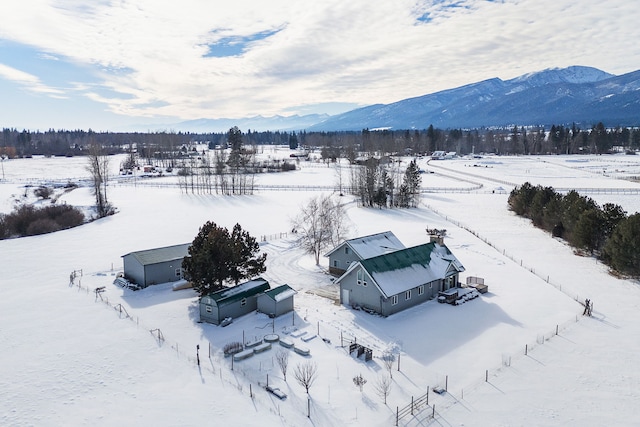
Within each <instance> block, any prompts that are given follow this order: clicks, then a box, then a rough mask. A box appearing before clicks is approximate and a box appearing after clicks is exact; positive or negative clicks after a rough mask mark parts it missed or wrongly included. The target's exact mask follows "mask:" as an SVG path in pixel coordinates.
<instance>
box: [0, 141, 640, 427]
mask: <svg viewBox="0 0 640 427" xmlns="http://www.w3.org/2000/svg"><path fill="white" fill-rule="evenodd" d="M261 155H264V156H271V157H272V158H279V157H282V158H285V157H288V150H283V149H281V148H275V147H265V148H264V149H263V152H262V153H261ZM313 157H314V156H313V155H312V158H313ZM121 159H122V158H121V157H119V156H114V157H112V158H111V162H110V165H111V168H112V172H113V177H112V181H111V182H110V185H109V187H108V198H109V201H110V202H111V203H112V204H113V205H114V206H115V207H116V208H117V214H115V215H113V216H110V217H107V218H103V219H100V220H97V221H94V222H91V223H88V224H86V225H83V226H80V227H76V228H73V229H69V230H65V231H60V232H56V233H52V234H47V235H40V236H33V237H27V238H18V239H9V240H4V241H0V251H1V254H2V257H1V258H0V263H1V266H2V272H3V274H2V277H1V278H0V313H1V315H0V319H1V320H2V321H1V322H0V425H3V426H70V425H73V426H76V425H91V426H96V425H101V426H116V425H119V426H122V425H156V426H202V425H230V426H240V425H260V426H305V425H308V426H316V427H320V426H322V427H324V426H360V425H367V426H371V425H374V426H394V425H396V423H397V425H402V426H425V425H444V426H461V425H466V426H497V425H503V426H532V425H535V426H602V425H616V426H627V425H628V426H632V425H637V424H638V422H639V421H638V416H637V414H636V413H635V408H636V405H637V402H638V401H639V399H640V391H639V390H640V388H639V386H640V369H638V367H637V363H636V360H637V355H638V354H640V321H639V320H638V319H639V316H638V311H639V310H640V287H639V284H638V282H637V281H635V280H625V279H620V278H616V277H614V276H612V275H611V274H609V271H608V269H607V267H606V266H605V265H603V264H602V263H600V262H598V261H597V260H596V259H594V258H591V257H584V256H579V255H576V254H575V253H574V251H573V250H572V249H571V248H570V247H569V246H568V245H566V244H565V243H564V242H563V241H561V240H558V239H554V238H552V237H551V236H550V235H548V234H547V233H545V232H543V231H541V230H539V229H536V228H534V227H533V226H532V225H531V224H530V222H529V221H528V220H525V219H522V218H519V217H516V216H515V215H514V214H513V213H512V212H510V211H509V210H508V208H507V198H508V195H509V192H510V191H511V189H512V188H513V187H514V186H515V185H520V184H522V183H524V182H526V181H529V182H531V183H532V184H534V185H536V184H541V185H545V186H552V187H554V188H556V189H558V190H560V191H564V190H566V189H576V190H577V191H578V192H579V193H580V194H583V195H586V196H589V197H591V198H593V199H594V200H595V201H596V202H597V203H599V204H600V205H602V204H604V203H608V202H611V203H616V204H619V205H620V206H622V207H623V208H624V209H625V210H626V211H627V213H628V214H632V213H635V212H637V211H639V210H640V184H637V183H635V182H634V181H633V179H634V178H635V177H638V176H640V156H625V155H611V156H580V157H577V156H573V157H569V156H549V157H499V156H488V157H480V158H459V159H453V160H445V161H436V162H434V161H431V162H427V159H426V158H425V159H419V166H420V167H421V169H423V170H424V171H425V173H424V174H422V187H423V190H425V192H424V193H423V195H422V199H421V204H420V206H419V207H418V208H414V209H376V208H362V207H359V206H358V204H357V202H356V200H355V199H353V198H352V197H351V196H348V195H345V196H343V197H341V201H342V202H343V203H344V204H345V207H346V209H347V214H348V217H349V229H350V233H349V238H352V237H357V236H363V235H368V234H373V233H379V232H383V231H392V232H393V233H394V234H395V235H396V236H397V237H398V238H399V239H400V240H401V241H402V242H403V243H404V244H405V246H407V247H408V246H413V245H417V244H421V243H425V242H428V240H429V236H428V235H427V233H426V231H425V230H426V229H427V228H438V229H446V230H447V235H446V237H445V244H446V245H447V246H448V247H449V249H450V250H451V251H452V252H453V253H454V254H455V255H456V257H457V258H458V259H459V260H460V261H461V262H462V264H463V265H464V267H465V269H466V271H465V272H464V273H463V274H462V276H461V281H462V282H463V283H464V281H465V278H466V277H467V276H478V277H482V278H484V280H485V283H486V284H487V285H488V286H489V292H488V293H487V294H484V295H482V296H481V297H480V298H476V299H474V300H472V301H469V302H467V303H465V304H462V305H460V306H453V305H448V304H438V303H437V302H436V301H435V300H432V301H429V302H427V303H424V304H422V305H419V306H416V307H413V308H411V309H409V310H406V311H403V312H401V313H398V314H395V315H392V316H390V317H387V318H383V317H379V316H374V315H371V314H367V313H365V312H363V311H356V310H353V309H352V308H350V307H346V306H341V305H339V304H337V303H336V302H335V297H337V292H338V291H337V289H336V285H334V284H333V280H332V277H331V276H330V275H329V274H328V272H327V270H328V261H327V259H326V258H323V259H321V264H320V266H316V265H315V262H314V260H313V256H312V255H308V254H305V253H303V252H302V251H301V250H300V249H299V248H298V247H297V245H296V243H295V236H294V235H292V234H291V233H290V231H291V222H290V220H291V218H292V217H294V216H295V215H296V214H297V213H298V211H299V210H300V207H301V206H302V205H303V204H304V203H305V202H307V201H308V200H309V199H310V198H311V197H313V196H316V195H318V194H320V191H321V190H319V189H318V188H314V187H320V186H322V187H323V188H326V187H327V186H333V187H335V188H336V190H337V189H338V182H339V179H338V177H339V174H340V172H339V170H343V172H342V173H345V172H344V169H346V167H342V168H339V169H338V168H336V167H335V166H334V165H326V164H324V163H320V162H317V161H313V160H312V161H308V162H305V161H301V162H300V163H299V168H298V170H296V171H293V172H286V173H271V174H264V175H260V176H257V177H256V191H255V193H254V194H253V195H247V196H222V195H215V194H213V195H211V194H192V193H191V192H189V193H185V192H184V191H181V190H180V188H179V187H178V186H177V185H176V183H177V178H176V177H171V176H168V177H167V176H165V177H161V178H158V177H156V178H143V177H141V176H133V177H131V176H130V177H126V178H124V177H122V176H119V175H118V168H119V163H120V160H121ZM406 160H407V159H405V161H406ZM85 165H86V159H83V158H78V157H75V158H44V157H39V158H33V159H16V160H5V161H3V162H2V180H0V212H3V213H8V212H10V211H11V210H12V209H13V207H14V206H16V204H18V203H24V202H35V197H34V196H33V192H32V190H33V187H29V186H33V185H40V184H45V183H58V184H64V183H65V182H68V181H71V182H75V183H79V184H81V186H80V187H79V188H77V189H75V190H72V191H69V192H58V193H56V196H57V197H58V201H57V203H67V204H71V205H74V206H79V207H87V208H88V207H90V206H91V205H92V204H93V196H92V194H91V192H90V189H89V188H88V187H87V186H86V183H85V184H83V182H84V180H86V179H88V177H89V174H88V172H87V171H86V167H85ZM405 166H406V163H405ZM347 178H348V177H347V176H346V174H345V176H343V179H344V180H345V181H346V179H347ZM296 187H297V188H296ZM274 188H279V190H275V189H274ZM322 191H324V192H325V193H327V191H326V190H322ZM336 197H338V196H336ZM36 203H43V202H36ZM47 203H48V202H47ZM206 221H214V222H215V223H217V224H218V225H221V226H224V227H227V228H229V229H230V228H232V227H233V225H234V224H236V223H239V224H240V225H241V226H242V228H243V229H245V230H247V231H249V233H250V234H251V235H253V236H255V237H256V238H258V239H259V240H260V242H261V244H260V247H261V250H262V251H263V252H265V253H267V254H268V258H267V271H266V273H264V274H263V277H264V278H265V279H267V280H268V281H269V282H270V284H271V286H272V287H275V286H278V285H281V284H288V285H289V286H291V287H292V288H294V289H295V290H296V291H297V294H296V295H295V312H294V313H293V314H292V313H289V314H286V315H283V316H281V317H278V318H276V319H275V320H272V319H269V318H268V317H267V316H266V315H264V314H258V313H253V314H248V315H246V316H243V317H241V318H238V319H234V321H233V323H232V324H230V325H229V326H227V327H219V326H216V325H211V324H207V323H200V321H199V320H200V319H199V315H198V306H197V301H198V298H197V295H196V293H195V291H193V290H191V289H187V290H178V291H174V290H173V284H171V283H167V284H160V285H155V286H151V287H148V288H146V289H143V290H140V291H131V290H128V289H123V288H120V287H118V286H116V285H114V284H113V280H114V279H115V277H116V275H117V273H119V272H121V271H122V258H121V257H122V255H124V254H127V253H129V252H132V251H137V250H143V249H151V248H155V247H161V246H169V245H175V244H181V243H188V242H191V241H192V240H193V238H194V237H195V236H196V234H197V233H198V229H199V227H200V226H201V225H203V224H204V223H205V222H206ZM73 272H76V274H77V277H76V278H75V280H73V282H72V283H71V282H70V275H71V273H73ZM103 286H104V287H105V291H104V292H103V293H101V294H97V293H96V292H95V289H96V288H99V287H103ZM586 298H589V299H590V300H591V301H593V303H594V310H593V316H592V317H587V316H583V315H582V313H583V305H582V304H581V303H582V302H584V300H585V299H586ZM270 333H277V334H279V335H281V336H284V335H287V336H289V337H290V338H291V339H293V340H294V341H298V340H302V338H304V337H306V339H308V340H307V341H305V343H304V345H306V346H307V347H308V348H309V349H310V355H309V356H306V357H305V356H301V355H298V354H295V353H293V352H291V354H290V357H289V371H288V375H287V378H286V382H285V380H284V378H283V375H282V373H281V370H280V368H279V366H278V364H277V362H276V360H275V354H276V352H277V350H278V348H276V347H279V346H274V348H273V349H271V350H268V351H266V352H263V353H261V354H257V355H255V356H253V357H251V358H249V359H246V360H242V361H236V362H233V361H232V358H229V357H224V355H223V352H222V348H223V347H224V346H225V345H226V344H228V343H230V342H234V341H243V339H244V340H245V341H246V340H250V339H252V338H254V337H255V338H262V337H263V336H264V335H266V334H270ZM314 336H315V337H314ZM354 339H356V340H357V342H358V343H361V344H363V345H365V346H367V347H369V348H371V349H373V359H372V360H371V361H368V362H365V361H364V360H363V359H359V358H357V357H355V356H353V355H350V354H349V352H348V344H347V343H348V341H349V340H354ZM197 346H199V350H197ZM384 352H393V353H394V354H396V356H397V362H396V363H395V364H394V366H393V368H392V370H391V373H392V377H393V378H392V386H391V390H390V394H389V395H388V397H387V402H386V403H384V402H383V399H382V398H381V397H380V396H379V395H378V393H376V387H375V385H376V382H377V381H378V378H380V376H382V375H383V374H385V373H386V372H387V369H386V367H385V364H384V362H383V360H382V359H381V356H382V354H383V353H384ZM198 358H199V360H200V363H199V364H198V362H197V361H198ZM308 361H311V362H313V363H315V364H316V365H317V368H318V377H317V379H316V381H315V382H314V384H313V385H312V387H311V388H310V392H309V396H307V394H306V393H305V390H304V388H303V387H301V386H300V384H298V383H297V382H296V380H295V378H294V376H293V369H294V368H295V366H296V365H297V364H300V363H304V362H308ZM357 375H362V377H364V378H365V379H366V380H367V383H366V384H365V385H364V387H363V389H362V391H361V390H360V389H359V388H358V387H356V386H355V385H354V382H353V378H354V377H355V376H357ZM267 381H268V382H269V385H271V386H275V387H278V388H279V389H280V390H282V391H283V392H284V393H286V394H287V398H286V399H284V400H280V399H278V398H277V397H276V396H274V395H273V394H270V393H268V392H267V391H266V390H265V389H264V386H265V385H266V383H267ZM434 387H441V388H445V389H446V392H445V393H443V394H436V393H434V392H433V391H432V390H433V388H434ZM426 396H428V402H427V400H426V399H427V398H426ZM412 399H413V400H414V401H419V402H420V405H416V406H414V408H413V411H410V410H407V411H405V412H403V408H406V407H407V406H410V404H411V402H412ZM411 412H413V413H411ZM398 413H401V415H402V416H400V417H398Z"/></svg>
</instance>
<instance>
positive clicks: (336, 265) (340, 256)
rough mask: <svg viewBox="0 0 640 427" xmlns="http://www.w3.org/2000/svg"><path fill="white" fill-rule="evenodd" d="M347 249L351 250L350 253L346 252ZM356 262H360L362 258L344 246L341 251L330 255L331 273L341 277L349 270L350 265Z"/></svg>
mask: <svg viewBox="0 0 640 427" xmlns="http://www.w3.org/2000/svg"><path fill="white" fill-rule="evenodd" d="M345 248H348V249H349V253H346V252H345ZM354 261H360V258H359V257H358V256H357V255H356V254H355V253H354V252H353V250H351V248H349V246H347V245H346V244H345V245H343V247H341V248H340V249H338V250H336V251H335V252H334V253H332V254H331V255H329V272H330V273H331V274H335V275H341V274H342V273H344V272H345V271H347V268H349V264H351V263H352V262H354Z"/></svg>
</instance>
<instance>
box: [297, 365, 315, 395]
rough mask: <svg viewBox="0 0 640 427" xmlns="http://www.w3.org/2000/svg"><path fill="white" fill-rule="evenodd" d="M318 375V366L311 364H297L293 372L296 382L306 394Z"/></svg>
mask: <svg viewBox="0 0 640 427" xmlns="http://www.w3.org/2000/svg"><path fill="white" fill-rule="evenodd" d="M317 374H318V365H316V364H315V363H313V362H304V363H298V364H297V365H296V368H295V369H294V371H293V376H294V377H295V379H296V381H298V383H299V384H300V385H301V386H302V387H304V389H305V391H306V392H307V394H309V389H310V388H311V386H312V385H313V383H314V382H315V380H316V377H317Z"/></svg>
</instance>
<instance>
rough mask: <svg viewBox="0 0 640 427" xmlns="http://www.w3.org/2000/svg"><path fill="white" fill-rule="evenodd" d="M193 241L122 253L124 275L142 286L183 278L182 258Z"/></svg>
mask: <svg viewBox="0 0 640 427" xmlns="http://www.w3.org/2000/svg"><path fill="white" fill-rule="evenodd" d="M189 246H191V243H184V244H181V245H173V246H166V247H163V248H155V249H147V250H142V251H136V252H130V253H128V254H126V255H122V260H123V264H124V277H125V278H126V279H127V280H128V281H130V282H132V283H135V284H137V285H139V286H140V287H143V288H146V287H147V286H149V285H156V284H158V283H167V282H175V281H177V280H181V279H182V274H183V270H182V260H183V259H184V257H185V256H187V255H188V254H189Z"/></svg>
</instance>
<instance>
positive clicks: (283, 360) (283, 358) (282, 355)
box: [276, 350, 289, 382]
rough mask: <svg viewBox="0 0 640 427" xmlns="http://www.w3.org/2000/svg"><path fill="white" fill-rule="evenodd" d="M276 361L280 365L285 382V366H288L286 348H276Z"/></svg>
mask: <svg viewBox="0 0 640 427" xmlns="http://www.w3.org/2000/svg"><path fill="white" fill-rule="evenodd" d="M276 361H277V362H278V366H279V367H280V372H282V376H283V377H284V382H287V367H288V366H289V352H288V351H286V350H278V351H277V352H276Z"/></svg>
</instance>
